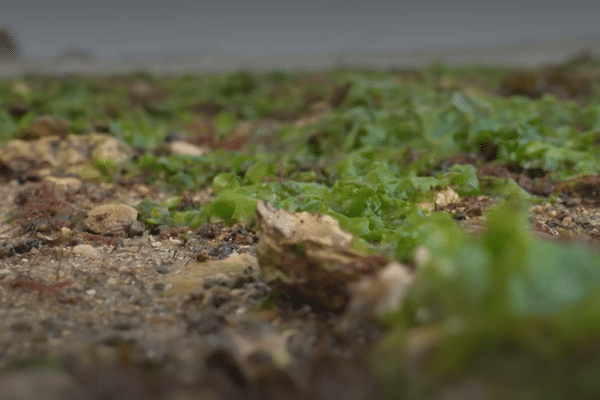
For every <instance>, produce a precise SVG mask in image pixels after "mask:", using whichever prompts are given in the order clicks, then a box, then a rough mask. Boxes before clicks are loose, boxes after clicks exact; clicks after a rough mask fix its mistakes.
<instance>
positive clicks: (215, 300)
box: [210, 293, 231, 308]
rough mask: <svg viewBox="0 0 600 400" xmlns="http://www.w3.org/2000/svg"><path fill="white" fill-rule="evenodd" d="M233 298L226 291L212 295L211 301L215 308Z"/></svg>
mask: <svg viewBox="0 0 600 400" xmlns="http://www.w3.org/2000/svg"><path fill="white" fill-rule="evenodd" d="M229 300H231V299H230V298H229V296H227V295H226V294H224V293H215V294H213V296H212V297H211V299H210V301H211V303H212V305H213V306H214V307H215V308H219V307H221V306H222V305H223V304H225V303H227V302H229Z"/></svg>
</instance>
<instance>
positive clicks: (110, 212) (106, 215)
mask: <svg viewBox="0 0 600 400" xmlns="http://www.w3.org/2000/svg"><path fill="white" fill-rule="evenodd" d="M87 215H88V217H87V218H86V219H85V220H84V221H83V223H84V224H85V226H86V227H87V228H88V229H89V230H90V231H92V232H94V233H98V234H102V235H111V236H120V235H124V234H125V233H126V232H129V229H130V227H131V224H133V223H134V222H135V221H136V220H137V216H138V212H137V210H136V209H135V208H133V207H131V206H128V205H126V204H103V205H101V206H97V207H94V208H93V209H91V210H90V211H89V212H88V214H87Z"/></svg>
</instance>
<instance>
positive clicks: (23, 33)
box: [0, 0, 600, 59]
mask: <svg viewBox="0 0 600 400" xmlns="http://www.w3.org/2000/svg"><path fill="white" fill-rule="evenodd" d="M4 3H7V2H4ZM83 3H85V2H84V1H82V0H76V1H74V0H29V1H27V0H21V1H11V2H10V3H9V4H3V5H2V6H0V26H3V27H7V28H9V29H10V30H11V31H12V32H13V35H14V36H15V38H16V40H17V42H18V44H19V45H20V48H21V51H22V53H24V54H25V55H27V56H52V55H56V54H58V53H61V52H63V51H65V50H67V49H70V48H83V49H87V50H89V51H90V52H91V53H93V54H94V55H96V56H98V57H102V58H109V59H116V58H121V57H125V56H132V57H152V56H161V55H165V54H172V55H181V54H196V53H199V52H201V51H202V50H203V49H206V48H213V49H214V50H216V51H217V52H219V53H223V54H232V55H233V54H237V55H258V56H262V55H273V54H294V53H295V54H297V53H339V52H344V51H365V50H367V51H374V50H375V51H376V50H409V49H439V48H456V47H461V48H462V47H477V46H487V45H498V44H518V43H522V42H530V41H538V40H548V39H549V40H552V39H557V38H565V37H584V36H587V37H590V36H592V37H598V38H600V23H599V22H598V21H599V19H600V2H599V1H590V0H587V1H585V0H571V1H569V2H566V1H561V2H557V1H554V2H551V1H543V0H521V1H515V0H506V1H497V2H493V3H492V2H487V1H485V0H483V1H475V0H467V1H462V2H458V1H455V2H449V1H438V0H421V1H406V2H392V1H391V0H388V1H382V0H371V1H365V0H361V1H356V0H347V1H342V0H337V1H317V0H304V1H296V2H294V3H286V2H284V1H274V0H272V1H254V2H252V1H251V0H222V1H218V2H215V1H205V2H202V1H196V2H191V1H189V0H188V1H185V0H170V1H158V0H154V1H152V0H149V1H145V2H142V1H140V0H138V1H135V0H120V1H117V0H103V1H95V2H90V4H83Z"/></svg>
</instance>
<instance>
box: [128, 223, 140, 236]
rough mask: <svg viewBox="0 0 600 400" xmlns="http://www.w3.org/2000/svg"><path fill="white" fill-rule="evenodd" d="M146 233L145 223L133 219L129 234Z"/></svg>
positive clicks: (138, 234)
mask: <svg viewBox="0 0 600 400" xmlns="http://www.w3.org/2000/svg"><path fill="white" fill-rule="evenodd" d="M143 234H144V225H143V224H142V223H141V222H140V221H133V222H132V223H131V225H129V236H130V237H134V236H142V235H143Z"/></svg>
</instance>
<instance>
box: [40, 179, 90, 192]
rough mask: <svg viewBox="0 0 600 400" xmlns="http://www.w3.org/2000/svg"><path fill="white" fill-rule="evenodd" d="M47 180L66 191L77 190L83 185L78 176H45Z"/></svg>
mask: <svg viewBox="0 0 600 400" xmlns="http://www.w3.org/2000/svg"><path fill="white" fill-rule="evenodd" d="M44 181H45V182H51V183H53V184H55V185H56V186H58V187H59V188H61V189H62V190H65V191H73V192H74V191H77V190H79V189H80V188H81V186H83V182H81V181H80V180H79V179H77V178H72V177H66V178H58V177H56V176H47V177H45V178H44Z"/></svg>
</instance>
